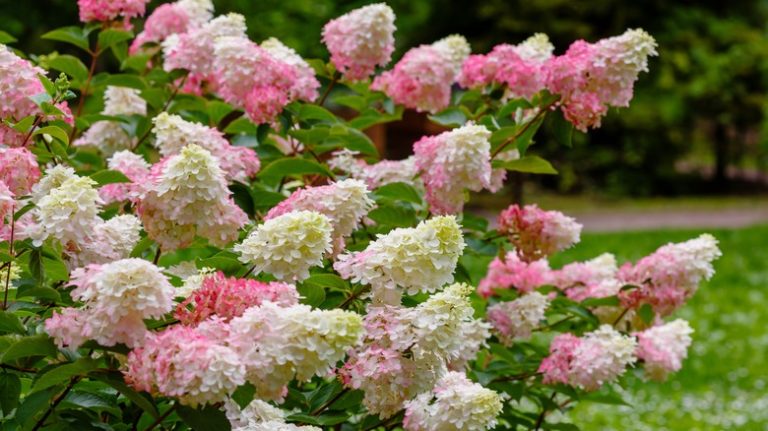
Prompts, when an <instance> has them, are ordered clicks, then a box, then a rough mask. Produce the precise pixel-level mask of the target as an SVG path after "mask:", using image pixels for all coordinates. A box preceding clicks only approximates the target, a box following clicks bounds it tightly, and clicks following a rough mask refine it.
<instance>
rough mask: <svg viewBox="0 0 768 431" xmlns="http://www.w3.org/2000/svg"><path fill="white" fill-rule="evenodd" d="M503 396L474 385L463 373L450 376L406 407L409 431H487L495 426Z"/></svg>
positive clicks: (452, 373)
mask: <svg viewBox="0 0 768 431" xmlns="http://www.w3.org/2000/svg"><path fill="white" fill-rule="evenodd" d="M502 408H503V403H502V398H501V396H500V395H499V394H498V393H496V392H494V391H492V390H490V389H486V388H484V387H482V386H480V385H479V384H477V383H473V382H472V381H471V380H469V379H468V378H467V376H466V375H464V374H463V373H458V372H449V373H447V374H446V375H445V376H443V377H442V378H441V379H440V381H439V382H438V383H437V385H435V388H434V389H433V390H432V392H427V393H423V394H420V395H419V396H418V397H416V398H415V399H413V400H412V401H409V402H408V403H406V405H405V418H404V420H403V427H404V428H405V429H406V431H446V430H451V431H484V430H488V429H491V428H493V427H495V426H496V424H497V420H496V418H497V417H498V415H499V414H500V413H501V410H502Z"/></svg>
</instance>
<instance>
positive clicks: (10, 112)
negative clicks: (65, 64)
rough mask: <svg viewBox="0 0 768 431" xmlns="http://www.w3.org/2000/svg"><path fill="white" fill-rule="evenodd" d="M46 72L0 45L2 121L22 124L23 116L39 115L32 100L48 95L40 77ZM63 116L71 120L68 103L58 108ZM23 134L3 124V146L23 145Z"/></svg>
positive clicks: (0, 126)
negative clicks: (20, 122) (41, 95)
mask: <svg viewBox="0 0 768 431" xmlns="http://www.w3.org/2000/svg"><path fill="white" fill-rule="evenodd" d="M45 74H46V73H45V71H44V70H43V69H41V68H39V67H37V66H33V65H32V63H30V62H29V61H27V60H25V59H23V58H21V57H19V56H18V55H16V54H15V53H14V52H13V51H12V50H11V49H9V48H8V47H7V46H5V45H2V44H0V94H2V95H3V97H2V99H1V100H0V119H6V120H11V121H19V120H21V119H23V118H24V117H28V116H30V115H35V114H39V113H40V108H38V107H37V105H36V104H35V102H33V101H32V100H31V99H30V97H32V96H35V95H38V94H41V93H45V88H44V87H43V84H42V83H41V82H40V79H39V78H38V75H45ZM57 108H59V110H61V111H62V112H63V113H64V119H65V120H66V121H68V122H71V121H72V118H71V112H70V111H69V108H68V107H67V103H66V102H63V103H60V104H58V105H57ZM24 136H25V134H24V133H19V132H17V131H16V130H14V129H12V128H11V127H10V126H8V125H6V124H5V123H3V122H0V143H2V144H4V145H6V146H9V147H15V146H19V145H21V143H22V141H23V140H24Z"/></svg>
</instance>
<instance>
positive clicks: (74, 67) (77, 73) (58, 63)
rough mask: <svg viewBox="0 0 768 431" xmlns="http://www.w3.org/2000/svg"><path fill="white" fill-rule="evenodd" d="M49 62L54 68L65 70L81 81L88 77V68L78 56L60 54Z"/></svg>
mask: <svg viewBox="0 0 768 431" xmlns="http://www.w3.org/2000/svg"><path fill="white" fill-rule="evenodd" d="M48 64H49V65H50V66H51V67H52V68H53V69H56V70H58V71H60V72H64V73H66V74H67V75H69V76H71V77H73V78H75V79H77V80H78V81H80V82H85V81H86V80H87V79H88V68H87V67H85V65H84V64H83V62H82V61H80V59H79V58H77V57H74V56H71V55H59V56H56V57H54V58H52V59H50V60H48Z"/></svg>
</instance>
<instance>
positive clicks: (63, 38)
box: [40, 26, 90, 51]
mask: <svg viewBox="0 0 768 431" xmlns="http://www.w3.org/2000/svg"><path fill="white" fill-rule="evenodd" d="M88 33H89V32H87V31H85V30H84V29H82V28H80V27H76V26H71V27H62V28H58V29H56V30H53V31H49V32H48V33H45V34H44V35H42V36H40V37H42V38H43V39H48V40H57V41H59V42H66V43H70V44H72V45H75V46H77V47H78V48H81V49H83V50H85V51H89V50H90V46H89V43H88Z"/></svg>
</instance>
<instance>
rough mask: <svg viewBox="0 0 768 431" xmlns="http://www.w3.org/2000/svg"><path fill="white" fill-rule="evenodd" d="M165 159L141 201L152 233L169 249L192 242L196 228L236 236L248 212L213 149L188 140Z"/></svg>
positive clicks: (217, 238)
mask: <svg viewBox="0 0 768 431" xmlns="http://www.w3.org/2000/svg"><path fill="white" fill-rule="evenodd" d="M163 163H164V164H163V165H162V166H161V168H162V169H160V170H159V172H154V171H155V170H154V169H153V172H154V177H153V178H151V179H150V181H148V184H146V185H145V187H146V190H145V192H144V195H143V197H142V199H141V201H140V202H139V206H138V211H139V214H140V215H141V219H142V221H143V222H144V227H145V229H146V231H147V233H148V234H149V236H150V237H151V238H153V239H155V240H156V241H157V242H158V243H159V244H160V246H161V247H162V248H163V249H165V250H173V249H176V248H179V247H181V246H184V245H186V244H188V243H189V242H191V241H192V240H193V239H194V235H195V233H197V234H198V235H200V236H203V237H205V238H207V239H208V240H209V241H211V242H212V243H213V244H217V245H224V244H227V243H228V242H230V241H233V240H234V239H236V238H237V235H238V230H239V229H240V228H241V227H243V225H245V222H246V221H247V218H248V217H247V216H246V214H245V213H244V212H243V211H242V210H241V209H240V208H239V207H238V206H237V205H236V204H235V203H234V201H233V200H232V198H231V197H230V195H231V192H230V191H229V189H228V188H227V183H226V180H225V177H224V173H223V171H222V170H221V168H219V165H218V163H217V161H216V159H215V158H214V157H213V156H212V155H211V153H210V152H208V151H206V150H205V149H203V148H201V147H199V146H197V145H188V146H186V147H184V148H183V149H182V150H181V151H180V152H179V154H177V155H174V156H171V157H170V158H168V159H166V160H165V162H163Z"/></svg>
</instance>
